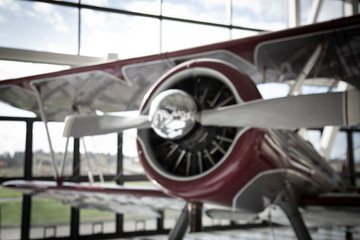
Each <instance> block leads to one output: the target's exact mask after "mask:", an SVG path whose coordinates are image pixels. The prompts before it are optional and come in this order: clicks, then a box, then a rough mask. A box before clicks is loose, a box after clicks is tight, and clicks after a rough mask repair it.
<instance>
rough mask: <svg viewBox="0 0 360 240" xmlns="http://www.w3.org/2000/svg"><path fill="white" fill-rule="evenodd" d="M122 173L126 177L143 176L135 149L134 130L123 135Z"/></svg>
mask: <svg viewBox="0 0 360 240" xmlns="http://www.w3.org/2000/svg"><path fill="white" fill-rule="evenodd" d="M122 152H123V157H124V159H123V173H124V174H126V175H139V174H145V172H144V169H143V167H142V165H141V164H140V160H139V157H138V154H137V149H136V129H130V130H127V131H124V133H123V146H122Z"/></svg>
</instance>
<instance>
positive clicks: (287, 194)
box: [275, 182, 311, 240]
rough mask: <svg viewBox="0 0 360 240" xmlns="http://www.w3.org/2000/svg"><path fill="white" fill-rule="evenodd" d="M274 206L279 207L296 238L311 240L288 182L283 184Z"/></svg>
mask: <svg viewBox="0 0 360 240" xmlns="http://www.w3.org/2000/svg"><path fill="white" fill-rule="evenodd" d="M275 204H277V205H278V206H280V207H281V209H282V210H283V211H284V213H285V214H286V216H287V217H288V219H289V221H290V223H291V226H292V227H293V229H294V231H295V234H296V236H297V238H298V239H301V240H311V236H310V233H309V230H308V229H307V227H306V226H305V223H304V220H303V218H302V216H301V213H300V211H299V207H298V204H297V203H296V199H295V194H294V191H293V189H292V188H291V186H290V184H289V183H288V182H285V187H284V189H283V191H282V192H280V193H279V194H278V196H277V197H276V200H275Z"/></svg>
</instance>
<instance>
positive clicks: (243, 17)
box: [232, 0, 287, 30]
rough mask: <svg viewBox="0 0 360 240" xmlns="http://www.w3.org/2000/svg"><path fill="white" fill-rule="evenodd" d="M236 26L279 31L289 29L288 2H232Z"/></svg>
mask: <svg viewBox="0 0 360 240" xmlns="http://www.w3.org/2000/svg"><path fill="white" fill-rule="evenodd" d="M232 4H233V19H232V22H233V24H234V25H239V26H246V27H253V28H262V29H268V30H279V29H284V28H286V27H287V22H286V21H287V19H286V12H287V11H286V7H287V6H286V1H272V2H271V7H269V2H268V1H266V0H252V1H232Z"/></svg>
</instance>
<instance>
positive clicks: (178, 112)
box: [149, 89, 198, 139]
mask: <svg viewBox="0 0 360 240" xmlns="http://www.w3.org/2000/svg"><path fill="white" fill-rule="evenodd" d="M197 113H198V112H197V106H196V103H195V100H194V99H193V98H192V96H190V95H189V94H188V93H186V92H185V91H182V90H178V89H170V90H166V91H164V92H162V93H160V94H159V95H157V96H156V97H155V99H154V100H153V101H152V102H151V106H150V113H149V118H150V119H149V120H150V122H151V127H152V128H153V129H154V131H155V132H156V134H158V135H159V136H160V137H162V138H166V139H179V138H181V137H183V136H185V135H186V134H188V133H189V132H190V131H191V130H192V129H193V127H194V126H195V123H196V119H197Z"/></svg>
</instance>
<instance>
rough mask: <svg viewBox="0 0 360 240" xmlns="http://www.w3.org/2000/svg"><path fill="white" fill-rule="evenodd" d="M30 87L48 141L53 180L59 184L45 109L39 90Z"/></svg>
mask: <svg viewBox="0 0 360 240" xmlns="http://www.w3.org/2000/svg"><path fill="white" fill-rule="evenodd" d="M30 85H31V87H32V88H33V89H34V91H35V92H36V98H37V102H38V104H39V110H40V116H41V119H42V120H43V122H44V125H45V130H46V136H47V140H48V143H49V149H50V157H51V162H52V167H53V170H54V178H55V180H56V181H57V182H59V181H60V177H61V176H59V172H58V169H57V165H56V161H55V154H54V149H53V146H52V143H51V137H50V132H49V127H48V121H47V118H46V114H45V108H44V105H43V102H42V100H41V95H40V89H38V88H37V87H36V86H35V85H33V84H30Z"/></svg>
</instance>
